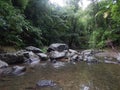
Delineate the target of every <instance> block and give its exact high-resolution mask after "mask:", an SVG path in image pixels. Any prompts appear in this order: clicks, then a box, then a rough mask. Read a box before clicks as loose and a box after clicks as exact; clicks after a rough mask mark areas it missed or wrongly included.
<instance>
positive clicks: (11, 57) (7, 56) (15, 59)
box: [0, 53, 24, 64]
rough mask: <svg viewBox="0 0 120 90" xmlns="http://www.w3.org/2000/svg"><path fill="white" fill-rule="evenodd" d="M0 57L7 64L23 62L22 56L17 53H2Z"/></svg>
mask: <svg viewBox="0 0 120 90" xmlns="http://www.w3.org/2000/svg"><path fill="white" fill-rule="evenodd" d="M0 59H1V60H3V61H5V62H7V63H8V64H16V63H23V62H24V57H23V56H22V55H17V54H16V53H4V54H0Z"/></svg>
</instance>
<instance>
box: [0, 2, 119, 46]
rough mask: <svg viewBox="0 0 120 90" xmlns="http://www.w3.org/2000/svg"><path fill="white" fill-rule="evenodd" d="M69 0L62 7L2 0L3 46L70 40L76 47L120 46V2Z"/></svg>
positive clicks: (0, 42)
mask: <svg viewBox="0 0 120 90" xmlns="http://www.w3.org/2000/svg"><path fill="white" fill-rule="evenodd" d="M89 1H91V3H90V4H89V5H88V6H87V8H86V9H84V10H83V9H82V6H79V4H78V3H81V4H82V0H65V2H66V5H65V6H64V7H61V6H59V5H55V4H52V3H51V2H50V1H49V0H0V46H15V47H25V46H28V45H32V46H36V47H42V46H48V45H50V44H51V43H66V44H68V45H69V46H70V47H72V48H104V47H106V41H107V40H111V41H112V42H113V43H114V45H115V46H119V45H120V1H119V0H89Z"/></svg>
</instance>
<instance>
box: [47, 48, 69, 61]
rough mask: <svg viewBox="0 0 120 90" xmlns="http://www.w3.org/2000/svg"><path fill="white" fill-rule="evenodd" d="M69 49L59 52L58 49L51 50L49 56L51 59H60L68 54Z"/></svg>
mask: <svg viewBox="0 0 120 90" xmlns="http://www.w3.org/2000/svg"><path fill="white" fill-rule="evenodd" d="M66 53H67V51H66V50H65V51H63V52H58V51H51V52H50V53H49V57H50V58H51V59H60V58H64V57H65V56H66Z"/></svg>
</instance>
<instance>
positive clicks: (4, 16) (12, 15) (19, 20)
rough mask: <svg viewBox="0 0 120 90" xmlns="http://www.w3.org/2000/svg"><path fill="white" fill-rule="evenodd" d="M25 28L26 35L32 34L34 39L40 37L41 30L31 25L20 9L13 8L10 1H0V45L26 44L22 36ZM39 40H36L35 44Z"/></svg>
mask: <svg viewBox="0 0 120 90" xmlns="http://www.w3.org/2000/svg"><path fill="white" fill-rule="evenodd" d="M25 30H28V32H29V34H28V35H31V37H32V36H34V37H35V38H34V39H35V40H37V39H40V37H41V30H38V29H37V28H34V27H33V26H31V24H30V23H29V22H28V21H27V20H25V16H24V15H23V14H21V11H20V9H16V8H14V7H13V6H12V4H11V3H8V2H6V1H0V45H15V46H24V45H26V44H27V43H26V42H24V40H25V39H24V38H22V33H24V32H25ZM39 33H40V34H39ZM26 41H28V40H26ZM39 42H40V41H39ZM39 42H37V41H36V44H37V43H39ZM29 44H30V43H29Z"/></svg>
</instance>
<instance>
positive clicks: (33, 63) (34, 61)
mask: <svg viewBox="0 0 120 90" xmlns="http://www.w3.org/2000/svg"><path fill="white" fill-rule="evenodd" d="M39 63H40V60H39V59H37V58H34V59H29V66H30V67H31V68H34V67H36V66H38V65H39Z"/></svg>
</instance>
